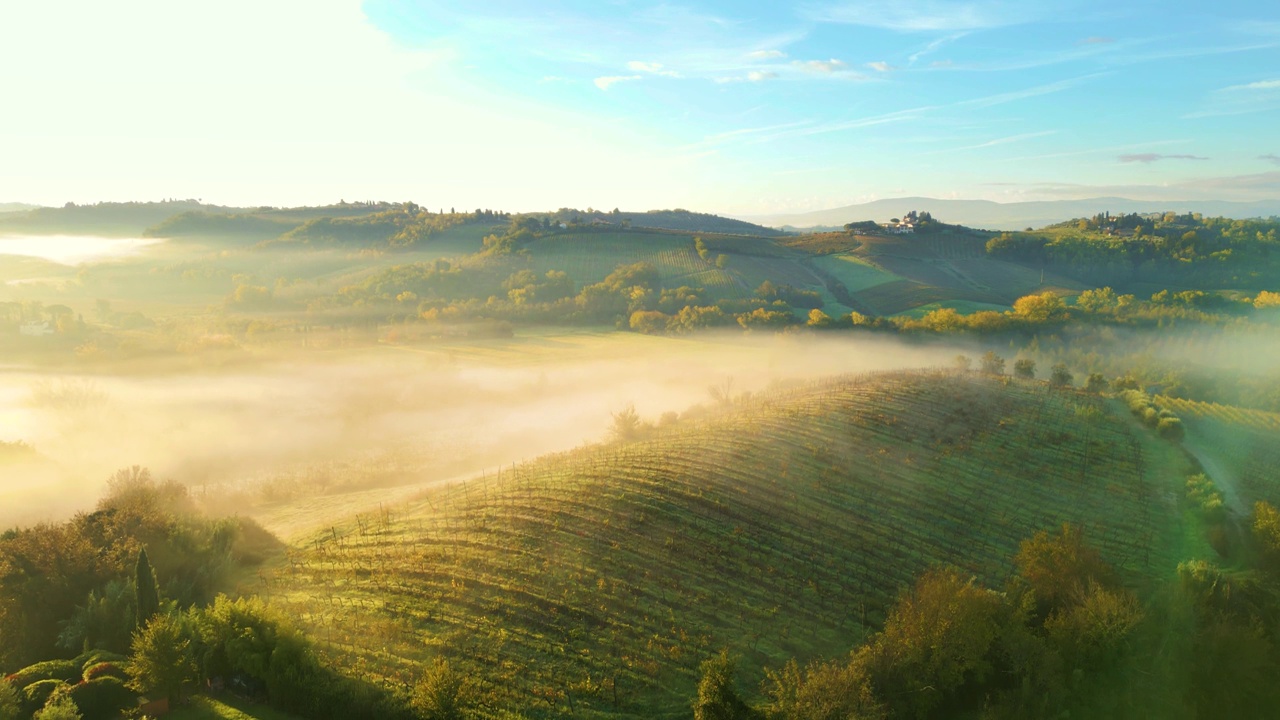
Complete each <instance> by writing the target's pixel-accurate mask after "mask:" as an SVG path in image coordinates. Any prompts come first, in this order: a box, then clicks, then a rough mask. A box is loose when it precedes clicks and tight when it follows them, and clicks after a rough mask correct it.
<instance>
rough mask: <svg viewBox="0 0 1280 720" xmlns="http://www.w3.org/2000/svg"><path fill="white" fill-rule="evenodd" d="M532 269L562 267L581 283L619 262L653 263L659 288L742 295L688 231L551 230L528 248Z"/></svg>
mask: <svg viewBox="0 0 1280 720" xmlns="http://www.w3.org/2000/svg"><path fill="white" fill-rule="evenodd" d="M528 250H529V258H530V262H531V267H532V269H533V270H534V271H535V272H538V273H545V272H547V271H548V270H563V271H564V272H566V273H568V275H569V277H570V278H571V279H572V280H573V281H574V282H575V283H578V284H579V285H587V284H590V283H594V282H599V281H600V280H603V279H604V278H605V276H606V275H608V274H609V273H611V272H613V271H614V270H615V269H616V268H617V267H618V266H619V265H629V264H631V263H637V262H647V263H651V264H652V265H653V266H654V267H655V268H657V270H658V275H659V277H660V278H661V282H662V286H663V287H679V286H681V285H691V286H692V285H695V284H696V285H699V286H702V287H706V288H707V290H710V291H711V292H712V293H713V294H715V295H717V296H725V295H728V296H736V295H739V294H741V291H740V290H739V289H738V286H737V284H736V283H734V282H733V280H732V278H730V277H729V276H728V274H727V273H726V272H725V271H724V270H719V269H717V268H716V266H715V263H714V262H708V261H706V260H703V259H702V258H700V257H698V254H697V252H695V250H694V247H693V239H692V238H691V237H689V236H682V235H673V234H649V233H640V232H628V233H589V234H570V235H553V236H551V237H547V238H543V239H540V240H537V241H536V242H534V243H533V244H531V245H530V246H529V248H528Z"/></svg>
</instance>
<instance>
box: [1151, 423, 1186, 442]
mask: <svg viewBox="0 0 1280 720" xmlns="http://www.w3.org/2000/svg"><path fill="white" fill-rule="evenodd" d="M1156 431H1157V432H1159V433H1160V437H1162V438H1166V439H1168V440H1181V439H1182V436H1183V435H1185V434H1186V431H1185V430H1184V429H1183V428H1182V421H1181V420H1179V419H1178V418H1176V417H1164V418H1160V419H1159V421H1158V422H1157V423H1156Z"/></svg>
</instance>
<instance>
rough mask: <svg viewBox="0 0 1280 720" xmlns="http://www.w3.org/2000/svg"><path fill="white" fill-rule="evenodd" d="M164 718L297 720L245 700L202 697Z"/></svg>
mask: <svg viewBox="0 0 1280 720" xmlns="http://www.w3.org/2000/svg"><path fill="white" fill-rule="evenodd" d="M165 717H166V718H168V719H169V720H298V719H297V718H296V717H295V716H293V715H287V714H285V713H282V712H280V711H279V710H273V709H272V708H269V707H267V706H266V705H261V704H258V703H251V702H249V701H247V700H240V699H239V698H233V697H230V696H225V697H222V698H212V697H207V696H203V695H201V696H197V697H193V698H191V699H190V700H189V701H188V703H187V704H186V705H182V706H180V707H177V708H175V709H174V710H173V711H172V712H170V713H169V714H168V715H165Z"/></svg>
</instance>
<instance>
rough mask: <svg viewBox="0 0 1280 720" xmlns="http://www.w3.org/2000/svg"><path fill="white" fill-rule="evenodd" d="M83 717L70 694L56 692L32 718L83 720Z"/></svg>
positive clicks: (37, 719) (36, 719) (34, 719)
mask: <svg viewBox="0 0 1280 720" xmlns="http://www.w3.org/2000/svg"><path fill="white" fill-rule="evenodd" d="M82 718H83V716H82V715H81V714H80V709H79V708H77V707H76V703H75V701H74V700H72V699H71V696H70V695H68V694H67V693H65V692H55V693H54V694H53V696H52V697H50V698H49V701H48V702H47V703H45V706H44V707H42V708H40V710H38V711H37V712H36V713H35V715H33V716H32V718H31V720H82Z"/></svg>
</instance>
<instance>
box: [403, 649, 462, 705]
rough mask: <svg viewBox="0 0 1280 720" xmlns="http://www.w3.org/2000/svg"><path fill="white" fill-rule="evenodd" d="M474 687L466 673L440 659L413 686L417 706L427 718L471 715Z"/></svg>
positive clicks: (433, 662)
mask: <svg viewBox="0 0 1280 720" xmlns="http://www.w3.org/2000/svg"><path fill="white" fill-rule="evenodd" d="M469 695H470V688H469V685H468V683H467V679H466V677H465V676H463V675H461V674H460V673H457V672H454V670H453V669H452V668H451V667H450V666H449V662H448V661H447V660H445V659H443V658H436V659H435V660H434V661H432V663H431V664H430V665H428V666H427V669H426V671H425V672H423V674H422V678H421V679H420V680H418V682H417V684H416V685H414V687H413V699H412V701H411V702H412V705H413V709H414V710H415V711H416V712H417V713H418V717H421V718H425V720H463V719H464V718H466V717H467V706H468V704H469V698H468V696H469Z"/></svg>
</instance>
